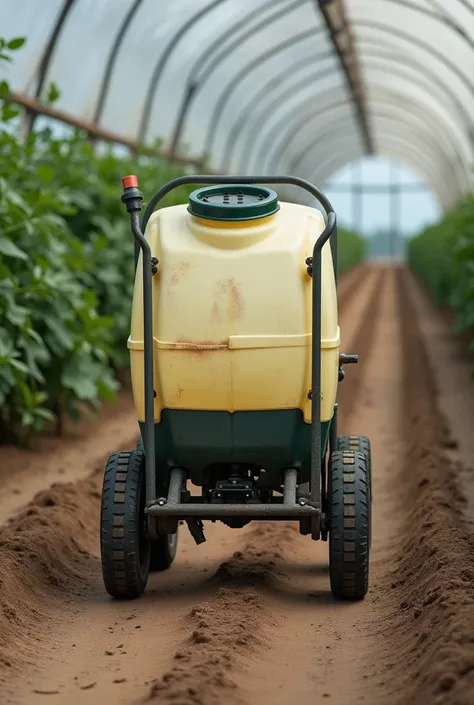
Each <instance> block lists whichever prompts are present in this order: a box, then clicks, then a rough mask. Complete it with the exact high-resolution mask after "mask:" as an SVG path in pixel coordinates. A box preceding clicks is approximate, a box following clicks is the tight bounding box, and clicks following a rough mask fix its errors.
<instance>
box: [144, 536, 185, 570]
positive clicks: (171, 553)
mask: <svg viewBox="0 0 474 705" xmlns="http://www.w3.org/2000/svg"><path fill="white" fill-rule="evenodd" d="M177 548H178V532H176V533H175V534H167V535H166V536H160V537H159V538H158V539H156V540H153V541H152V542H151V556H150V571H151V572H153V573H157V572H159V571H161V570H167V569H168V568H169V567H170V565H171V564H172V562H173V561H174V559H175V556H176V550H177Z"/></svg>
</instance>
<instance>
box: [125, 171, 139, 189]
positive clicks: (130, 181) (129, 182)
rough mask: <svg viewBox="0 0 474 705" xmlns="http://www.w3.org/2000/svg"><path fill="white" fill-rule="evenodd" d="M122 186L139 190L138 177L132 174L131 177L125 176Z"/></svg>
mask: <svg viewBox="0 0 474 705" xmlns="http://www.w3.org/2000/svg"><path fill="white" fill-rule="evenodd" d="M122 186H123V188H132V187H133V186H134V187H135V188H138V179H137V177H136V176H135V175H134V174H132V175H131V176H124V177H123V178H122Z"/></svg>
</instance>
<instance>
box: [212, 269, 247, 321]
mask: <svg viewBox="0 0 474 705" xmlns="http://www.w3.org/2000/svg"><path fill="white" fill-rule="evenodd" d="M227 296H228V297H229V318H230V320H231V321H235V320H236V319H238V318H241V316H242V315H243V312H244V301H243V297H242V293H241V291H240V288H239V285H238V283H237V282H236V281H235V279H233V278H232V279H220V280H219V281H218V282H217V286H216V298H217V299H221V298H224V297H227ZM214 306H215V307H216V309H217V310H218V304H217V301H216V303H215V304H214ZM214 306H213V308H212V311H211V312H212V313H213V312H214Z"/></svg>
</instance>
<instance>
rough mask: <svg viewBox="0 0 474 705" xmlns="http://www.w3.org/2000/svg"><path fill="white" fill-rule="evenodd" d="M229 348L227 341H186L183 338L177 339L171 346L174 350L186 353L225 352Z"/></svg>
mask: <svg viewBox="0 0 474 705" xmlns="http://www.w3.org/2000/svg"><path fill="white" fill-rule="evenodd" d="M228 347H229V341H228V340H222V341H216V340H187V339H186V338H184V337H181V338H178V339H177V341H176V343H174V345H173V349H174V350H187V351H188V352H192V353H197V354H198V355H202V354H203V353H208V352H216V351H217V350H227V349H228Z"/></svg>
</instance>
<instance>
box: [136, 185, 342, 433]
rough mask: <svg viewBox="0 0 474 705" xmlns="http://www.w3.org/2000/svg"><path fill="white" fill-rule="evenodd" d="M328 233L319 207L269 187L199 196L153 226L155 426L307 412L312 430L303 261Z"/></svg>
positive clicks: (330, 325)
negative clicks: (175, 414)
mask: <svg viewBox="0 0 474 705" xmlns="http://www.w3.org/2000/svg"><path fill="white" fill-rule="evenodd" d="M323 229H324V220H323V217H322V215H321V214H320V213H319V211H317V210H316V209H314V208H311V207H308V206H304V205H299V204H293V203H286V202H280V203H279V202H278V200H277V196H276V194H275V193H274V192H273V191H272V190H271V189H268V188H264V187H261V186H241V187H229V186H227V187H226V186H218V187H208V188H204V189H199V190H198V191H196V192H194V194H192V196H191V198H190V205H189V206H186V205H179V206H173V207H169V208H163V209H161V210H158V211H156V212H155V213H153V215H152V216H151V218H150V220H149V222H148V226H147V229H146V233H145V234H146V238H147V240H148V242H149V244H150V247H151V251H152V255H153V256H155V257H157V258H158V260H159V265H158V272H157V273H156V274H155V275H154V277H153V287H154V290H153V307H154V309H153V316H154V320H153V337H154V389H155V393H156V396H155V409H154V410H155V423H159V422H160V420H161V416H162V412H163V410H164V409H167V410H168V409H169V410H173V409H183V410H200V411H221V412H222V411H224V412H230V413H231V414H233V413H234V412H241V411H266V410H284V409H297V410H298V409H300V410H301V411H302V415H303V419H304V422H305V423H306V424H309V423H310V422H311V401H310V399H309V398H308V392H309V390H310V388H311V288H312V279H311V277H310V276H309V275H308V273H307V268H306V264H305V260H306V258H307V257H309V256H311V255H312V251H313V245H314V242H315V240H316V239H317V237H318V236H319V235H320V234H321V232H322V231H323ZM142 291H143V290H142V260H141V255H140V258H139V261H138V266H137V274H136V280H135V291H134V297H133V308H132V322H131V334H130V337H129V340H128V347H129V349H130V356H131V371H132V383H133V393H134V398H135V404H136V409H137V414H138V419H139V421H140V422H143V421H144V391H143V308H142V302H143V293H142ZM321 333H322V335H321V350H322V355H321V380H322V382H321V421H322V422H327V421H329V420H330V419H331V418H332V415H333V411H334V404H335V399H336V389H337V379H338V368H339V326H338V317H337V298H336V287H335V279H334V272H333V263H332V256H331V249H330V245H329V242H328V243H327V244H326V245H325V246H324V247H323V250H322V320H321Z"/></svg>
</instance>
